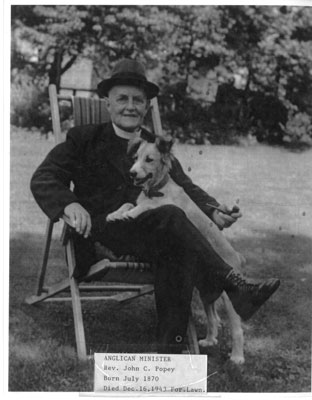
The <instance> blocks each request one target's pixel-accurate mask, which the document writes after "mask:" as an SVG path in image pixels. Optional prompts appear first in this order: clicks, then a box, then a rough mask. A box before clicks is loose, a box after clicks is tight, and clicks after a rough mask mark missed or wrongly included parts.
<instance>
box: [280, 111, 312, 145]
mask: <svg viewBox="0 0 312 400" xmlns="http://www.w3.org/2000/svg"><path fill="white" fill-rule="evenodd" d="M283 140H284V142H286V143H306V144H309V145H311V144H312V117H311V116H310V115H308V114H306V113H303V112H292V113H291V115H290V117H289V119H288V122H287V124H286V126H285V129H284V138H283Z"/></svg>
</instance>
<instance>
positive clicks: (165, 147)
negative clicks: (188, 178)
mask: <svg viewBox="0 0 312 400" xmlns="http://www.w3.org/2000/svg"><path fill="white" fill-rule="evenodd" d="M172 145H173V140H172V138H166V137H161V136H159V137H157V138H156V140H155V142H153V143H150V142H147V141H145V140H143V139H141V138H137V139H134V140H133V141H131V142H130V143H129V146H128V154H129V155H131V156H132V158H133V162H134V163H133V166H132V168H131V169H130V176H131V178H132V179H133V182H134V184H135V185H136V186H141V187H144V188H148V189H150V188H152V187H154V186H156V185H157V184H158V183H159V182H161V181H162V179H163V178H164V177H165V176H166V175H167V174H168V172H169V171H170V168H171V161H172V158H173V155H172V153H171V148H172Z"/></svg>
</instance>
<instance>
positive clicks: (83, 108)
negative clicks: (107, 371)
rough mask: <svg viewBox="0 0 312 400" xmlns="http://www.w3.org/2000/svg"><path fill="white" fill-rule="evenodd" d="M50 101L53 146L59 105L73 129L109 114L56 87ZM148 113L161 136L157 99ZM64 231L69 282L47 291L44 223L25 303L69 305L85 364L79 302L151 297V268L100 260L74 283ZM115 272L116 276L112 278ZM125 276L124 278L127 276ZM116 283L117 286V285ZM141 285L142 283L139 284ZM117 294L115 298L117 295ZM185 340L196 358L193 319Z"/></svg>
mask: <svg viewBox="0 0 312 400" xmlns="http://www.w3.org/2000/svg"><path fill="white" fill-rule="evenodd" d="M49 97H50V104H51V115H52V126H53V133H54V137H55V142H56V144H57V143H60V142H61V141H62V135H61V122H60V113H59V101H60V100H70V101H71V102H72V105H73V114H74V123H75V125H82V124H84V123H94V124H96V123H101V122H105V121H107V120H108V119H109V115H108V112H107V110H106V108H105V103H104V100H102V99H94V98H79V97H76V96H72V97H66V96H60V95H58V94H57V91H56V87H55V85H50V86H49ZM151 113H152V120H153V126H154V130H155V132H156V134H158V135H161V133H162V130H161V120H160V115H159V110H158V104H157V99H153V100H152V102H151ZM62 219H63V221H64V228H63V233H62V237H61V241H62V244H63V246H64V247H65V253H66V261H67V266H68V278H67V279H65V280H63V281H61V282H58V283H56V284H53V285H51V286H49V287H46V286H45V285H44V282H45V277H46V272H47V267H48V260H49V253H50V245H51V240H52V233H53V227H54V222H53V221H51V220H50V219H49V220H48V221H47V226H46V233H45V244H44V250H43V256H42V263H41V266H40V270H39V275H38V281H37V287H36V294H35V295H33V296H30V297H28V298H27V299H26V300H25V301H26V303H27V304H36V303H39V302H42V301H71V302H72V308H73V317H74V328H75V338H76V346H77V355H78V358H79V359H81V360H86V359H87V358H88V356H87V347H86V339H85V333H84V323H83V317H82V307H81V301H82V300H110V301H116V302H118V303H124V302H127V301H130V300H132V299H134V298H137V297H139V296H144V295H146V294H150V293H152V292H153V291H154V286H153V283H152V266H151V265H150V264H147V263H140V262H133V261H130V262H129V261H111V260H109V259H103V260H100V261H99V262H97V263H96V264H94V265H92V266H91V268H90V270H89V272H88V273H87V275H86V276H84V278H83V280H77V279H75V278H74V277H73V272H74V269H75V254H74V248H73V240H72V237H71V234H70V232H71V230H72V229H73V228H72V226H71V224H70V221H69V219H68V218H66V217H65V216H63V218H62ZM111 271H113V272H112V279H113V280H110V282H114V283H109V282H108V283H107V284H104V285H103V284H96V285H94V284H89V283H86V281H87V282H89V281H90V280H91V279H96V278H97V277H99V275H101V274H102V275H103V274H105V273H111ZM125 271H127V272H129V271H136V272H138V271H139V272H141V271H144V274H146V283H145V282H144V284H142V283H140V284H133V283H130V284H126V283H125V282H124V283H123V278H122V277H123V274H124V272H125ZM114 272H117V279H116V275H115V276H114ZM126 275H127V274H126ZM116 282H117V283H118V284H116ZM140 282H141V280H140ZM68 289H69V291H70V293H69V295H67V296H65V297H64V296H57V295H58V294H61V293H63V292H66V291H68ZM95 291H96V292H104V293H105V292H106V293H107V292H108V293H109V292H114V293H115V294H110V295H107V294H106V295H104V294H103V295H100V296H98V295H91V296H90V295H83V294H82V292H89V293H92V292H95ZM116 292H117V294H116ZM187 337H188V343H189V352H190V353H194V354H199V347H198V341H197V334H196V329H195V324H194V320H193V316H192V312H191V315H190V317H189V324H188V330H187Z"/></svg>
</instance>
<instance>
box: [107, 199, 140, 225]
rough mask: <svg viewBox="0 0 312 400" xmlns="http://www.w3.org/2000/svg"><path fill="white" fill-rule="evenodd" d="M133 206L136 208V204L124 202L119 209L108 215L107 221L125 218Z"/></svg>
mask: <svg viewBox="0 0 312 400" xmlns="http://www.w3.org/2000/svg"><path fill="white" fill-rule="evenodd" d="M132 208H134V205H133V204H131V203H125V204H123V205H122V206H121V207H120V208H119V209H118V210H117V211H114V212H112V213H110V214H108V215H107V217H106V221H107V222H114V221H120V220H123V219H125V218H124V217H123V215H124V214H125V213H127V212H128V211H130V210H131V209H132Z"/></svg>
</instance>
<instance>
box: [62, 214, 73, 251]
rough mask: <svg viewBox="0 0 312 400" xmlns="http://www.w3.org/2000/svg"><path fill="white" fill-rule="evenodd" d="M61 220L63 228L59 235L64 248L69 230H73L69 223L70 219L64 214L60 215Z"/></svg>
mask: <svg viewBox="0 0 312 400" xmlns="http://www.w3.org/2000/svg"><path fill="white" fill-rule="evenodd" d="M61 219H62V220H63V221H64V226H63V230H62V234H61V243H62V245H63V246H65V245H66V243H67V242H68V240H69V237H70V232H71V230H72V229H74V225H73V224H72V223H71V221H70V219H69V218H68V217H66V215H64V214H63V215H62V217H61Z"/></svg>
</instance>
